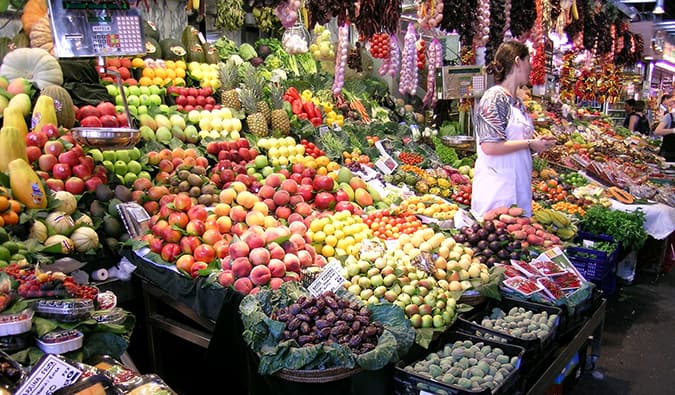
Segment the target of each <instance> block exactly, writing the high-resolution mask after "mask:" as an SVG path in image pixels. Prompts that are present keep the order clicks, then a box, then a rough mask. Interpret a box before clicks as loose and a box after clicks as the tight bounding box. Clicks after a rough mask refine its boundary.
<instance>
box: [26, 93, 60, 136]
mask: <svg viewBox="0 0 675 395" xmlns="http://www.w3.org/2000/svg"><path fill="white" fill-rule="evenodd" d="M47 124H52V125H55V126H56V125H58V124H59V120H58V118H57V117H56V107H55V106H54V99H53V98H51V97H50V96H47V95H40V97H38V99H37V101H36V102H35V106H34V107H33V116H32V118H31V130H35V131H40V130H42V127H43V126H45V125H47Z"/></svg>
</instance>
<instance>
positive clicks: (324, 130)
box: [319, 125, 330, 136]
mask: <svg viewBox="0 0 675 395" xmlns="http://www.w3.org/2000/svg"><path fill="white" fill-rule="evenodd" d="M329 131H330V129H329V128H328V126H326V125H321V126H319V136H323V135H324V134H326V133H328V132H329Z"/></svg>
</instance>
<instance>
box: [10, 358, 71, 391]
mask: <svg viewBox="0 0 675 395" xmlns="http://www.w3.org/2000/svg"><path fill="white" fill-rule="evenodd" d="M81 374H82V371H81V370H79V369H77V368H76V367H74V366H72V365H70V364H68V363H67V362H65V361H63V360H61V359H60V358H58V357H56V356H54V355H52V354H47V355H46V357H44V358H43V359H42V360H41V361H40V362H39V363H38V365H37V366H36V367H35V368H33V370H32V371H31V372H30V375H29V376H28V379H26V381H25V382H24V383H23V385H21V387H19V389H18V390H17V391H16V395H43V394H44V395H49V394H52V393H54V392H56V390H58V389H60V388H63V387H65V386H68V385H71V384H73V383H74V382H76V381H77V379H78V378H79V377H80V375H81Z"/></svg>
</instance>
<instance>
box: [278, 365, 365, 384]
mask: <svg viewBox="0 0 675 395" xmlns="http://www.w3.org/2000/svg"><path fill="white" fill-rule="evenodd" d="M361 371H362V369H361V368H359V367H354V368H328V369H320V370H291V369H282V370H280V371H279V372H277V373H276V374H275V375H276V376H277V377H279V378H280V379H284V380H287V381H293V382H296V383H310V384H317V383H330V382H332V381H338V380H342V379H346V378H349V377H351V376H353V375H355V374H357V373H359V372H361Z"/></svg>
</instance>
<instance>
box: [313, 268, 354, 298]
mask: <svg viewBox="0 0 675 395" xmlns="http://www.w3.org/2000/svg"><path fill="white" fill-rule="evenodd" d="M341 270H342V267H341V266H340V262H339V261H337V260H334V261H332V262H330V263H329V264H327V265H326V266H324V267H323V270H322V271H321V274H319V276H318V277H317V278H316V280H314V282H312V283H311V284H310V285H309V287H307V290H308V291H309V293H310V295H312V296H314V297H317V296H319V295H322V294H324V293H325V292H329V291H330V292H335V291H337V290H338V289H340V287H342V284H344V282H345V281H346V280H345V278H344V277H342V275H341V274H340V271H341Z"/></svg>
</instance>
